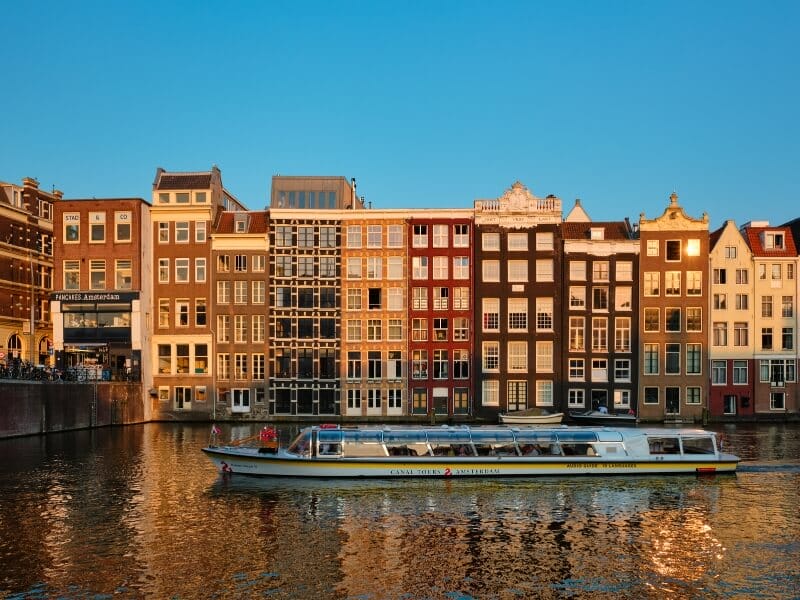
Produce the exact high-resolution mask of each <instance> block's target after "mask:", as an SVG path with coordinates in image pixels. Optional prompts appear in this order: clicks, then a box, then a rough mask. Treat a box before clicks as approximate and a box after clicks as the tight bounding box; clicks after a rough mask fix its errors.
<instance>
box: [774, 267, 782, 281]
mask: <svg viewBox="0 0 800 600" xmlns="http://www.w3.org/2000/svg"><path fill="white" fill-rule="evenodd" d="M780 279H781V265H779V264H773V265H772V280H773V281H780Z"/></svg>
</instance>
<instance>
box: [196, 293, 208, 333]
mask: <svg viewBox="0 0 800 600" xmlns="http://www.w3.org/2000/svg"><path fill="white" fill-rule="evenodd" d="M207 319H208V313H207V311H206V299H205V298H195V301H194V324H195V325H196V326H197V327H205V326H206V323H207V322H208V321H207Z"/></svg>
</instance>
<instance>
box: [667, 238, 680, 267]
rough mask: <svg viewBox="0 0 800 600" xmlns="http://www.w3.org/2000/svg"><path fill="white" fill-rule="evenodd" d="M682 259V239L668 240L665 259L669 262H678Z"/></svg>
mask: <svg viewBox="0 0 800 600" xmlns="http://www.w3.org/2000/svg"><path fill="white" fill-rule="evenodd" d="M680 259H681V242H680V240H667V242H666V256H665V258H664V260H666V261H667V262H676V261H679V260H680Z"/></svg>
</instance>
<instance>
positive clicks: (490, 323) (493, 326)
mask: <svg viewBox="0 0 800 600" xmlns="http://www.w3.org/2000/svg"><path fill="white" fill-rule="evenodd" d="M499 330H500V300H499V299H498V298H484V299H483V331H499Z"/></svg>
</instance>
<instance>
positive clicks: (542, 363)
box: [509, 342, 553, 373]
mask: <svg viewBox="0 0 800 600" xmlns="http://www.w3.org/2000/svg"><path fill="white" fill-rule="evenodd" d="M522 343H523V344H525V342H522ZM525 345H526V346H527V344H525ZM509 346H510V344H509ZM526 349H527V348H526ZM525 358H526V360H525V362H526V363H527V356H526V357H525ZM510 360H511V358H510V357H509V361H510ZM536 372H537V373H552V372H553V342H536Z"/></svg>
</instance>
